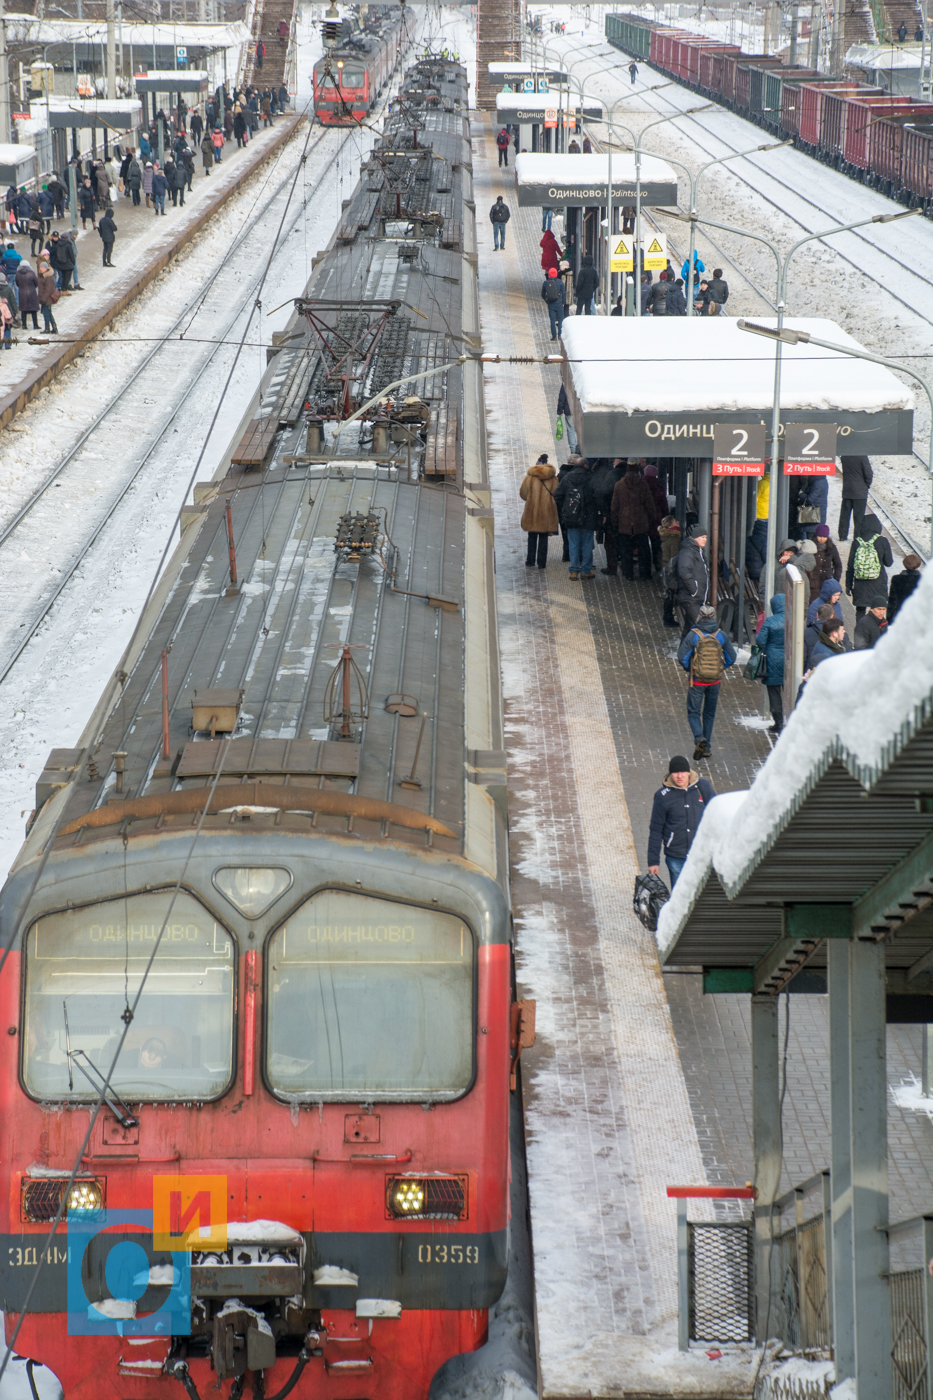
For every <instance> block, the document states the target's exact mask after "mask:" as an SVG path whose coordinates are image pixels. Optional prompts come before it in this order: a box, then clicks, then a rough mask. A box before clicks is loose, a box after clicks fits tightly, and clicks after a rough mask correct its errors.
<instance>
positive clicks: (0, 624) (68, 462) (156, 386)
mask: <svg viewBox="0 0 933 1400" xmlns="http://www.w3.org/2000/svg"><path fill="white" fill-rule="evenodd" d="M380 115H381V110H380V112H378V113H374V114H373V120H375V119H377V118H378V117H379V116H380ZM356 134H357V128H355V127H349V128H340V129H336V130H334V131H330V130H328V131H322V132H321V134H320V135H319V136H318V137H317V138H316V139H315V140H314V141H313V142H311V143H310V145H309V148H308V149H307V150H306V151H305V152H304V153H303V155H302V157H301V160H302V162H305V163H307V162H308V161H310V160H311V159H312V157H313V156H314V155H315V153H316V152H319V151H321V148H322V147H324V148H325V149H324V150H323V152H322V155H323V157H324V159H323V160H322V169H321V171H320V174H319V175H318V176H317V178H316V179H315V180H314V181H313V182H311V183H307V184H305V186H304V188H303V190H302V193H301V198H300V199H298V200H296V201H295V207H294V209H293V210H292V211H291V212H290V214H289V216H288V219H287V222H286V223H285V224H284V225H283V227H282V230H281V235H280V244H279V247H280V249H281V248H282V247H284V245H285V243H286V240H287V238H288V236H289V235H290V234H291V233H292V232H293V230H294V229H295V228H296V226H297V225H298V224H299V222H300V220H301V219H302V217H303V215H304V214H305V212H306V210H307V209H308V206H309V205H310V203H311V201H312V200H313V198H314V197H315V195H317V194H318V192H319V191H320V189H321V186H322V184H323V183H324V181H325V180H326V179H327V177H328V175H329V174H330V172H331V171H332V169H333V166H334V163H335V161H336V160H337V159H338V158H339V156H340V155H341V153H342V152H343V151H344V150H345V148H346V147H347V145H348V143H349V142H350V141H351V140H352V138H353V137H354V136H355V135H356ZM285 149H286V150H287V149H288V147H286V148H285ZM293 180H294V171H293V170H290V171H289V173H288V174H287V175H286V176H285V177H284V178H283V179H282V180H281V181H280V182H279V183H278V184H277V185H276V187H275V189H274V190H272V192H271V193H270V194H269V195H268V197H267V199H266V200H265V203H264V205H263V206H262V208H261V210H260V211H259V212H258V213H255V214H253V215H252V216H250V217H249V218H247V219H246V220H245V221H244V228H243V230H242V232H241V233H240V234H239V236H238V237H237V239H236V240H235V241H234V243H233V245H232V246H231V249H230V251H229V252H228V254H227V255H226V256H225V258H224V261H223V263H221V264H220V266H219V267H218V268H217V269H216V270H215V271H214V272H213V273H212V274H211V275H210V276H209V277H208V278H207V280H206V282H204V283H202V284H201V286H200V287H199V288H198V291H197V293H196V295H195V296H193V297H191V298H190V299H189V300H188V301H187V303H186V305H185V307H184V309H183V310H182V311H181V313H180V314H179V316H178V317H177V318H176V319H175V321H174V322H173V324H172V325H171V326H170V328H169V329H168V330H167V331H166V332H165V334H164V336H162V337H161V338H160V340H159V341H158V343H157V344H156V345H155V346H154V347H153V349H152V350H151V351H149V352H148V354H146V356H145V357H144V359H143V360H142V362H141V363H140V364H138V365H137V366H136V367H135V368H134V369H133V372H132V377H131V378H129V379H128V380H127V381H126V382H125V383H124V384H123V385H122V386H121V387H120V388H119V389H118V390H117V392H116V393H115V394H114V395H113V396H112V398H111V399H110V400H109V402H108V403H107V404H106V405H105V406H104V407H103V408H102V409H101V411H100V413H99V414H98V415H97V416H96V418H95V419H94V420H93V422H92V423H91V424H90V425H89V426H88V427H87V429H86V430H85V431H84V432H82V434H81V436H80V438H79V439H78V440H77V442H76V443H75V444H74V445H73V446H72V447H71V448H70V449H69V450H68V452H67V453H66V454H65V456H64V457H63V458H62V459H61V461H60V462H58V464H57V465H56V466H55V468H54V470H53V471H52V472H51V473H50V474H49V475H48V476H47V477H46V479H45V480H44V482H43V483H42V485H41V486H40V487H39V488H38V489H36V490H35V491H34V492H33V493H32V494H31V495H30V496H29V498H28V499H27V500H26V501H25V502H24V503H23V504H22V506H21V507H20V508H19V509H18V510H17V512H16V514H15V515H14V516H13V518H12V519H11V520H9V521H8V522H7V523H6V525H5V526H3V527H2V529H0V587H2V588H3V589H4V595H5V598H6V602H7V608H6V609H5V617H4V619H3V620H0V684H2V683H3V682H4V681H5V680H6V679H7V677H8V676H9V675H10V673H11V672H12V671H13V669H14V667H15V666H16V663H17V662H18V660H19V658H20V657H21V656H22V654H23V652H24V651H25V650H26V648H27V647H28V646H29V643H30V642H31V641H32V640H33V638H34V637H35V636H36V635H37V633H38V632H39V631H40V629H41V628H42V626H43V624H44V622H45V620H46V619H47V618H48V616H49V614H50V613H51V612H52V609H53V608H54V607H55V604H56V603H57V602H58V600H59V599H60V598H61V596H62V594H63V593H64V592H65V589H66V588H67V587H68V585H69V583H70V582H71V581H72V579H74V577H75V575H76V574H77V573H78V571H79V570H80V569H81V566H82V565H83V564H84V562H85V561H86V560H87V559H88V556H89V555H90V553H91V551H92V550H93V549H94V547H95V545H96V544H97V543H98V541H99V540H100V539H101V536H102V535H103V534H104V533H105V531H106V530H107V527H108V525H110V524H111V523H112V521H113V519H114V516H115V513H116V512H117V511H118V510H119V508H120V506H121V504H122V503H123V502H124V501H125V500H126V498H127V497H128V496H129V495H130V493H131V492H132V491H133V489H134V487H136V486H137V485H139V484H141V482H142V481H143V480H145V479H147V476H148V473H147V470H146V469H147V467H150V466H151V465H152V464H154V462H155V460H156V459H157V458H158V456H159V454H160V453H163V452H164V451H165V449H166V447H167V446H169V445H170V440H171V438H172V436H173V435H174V434H175V433H176V432H177V427H176V423H177V419H178V411H179V399H178V394H177V390H178V388H179V387H183V388H184V389H185V390H188V391H190V389H191V388H192V387H194V389H195V390H196V388H197V385H198V384H199V383H200V382H201V381H202V379H203V377H204V375H205V373H206V371H207V370H208V369H209V367H210V365H211V364H212V362H213V361H214V359H215V358H216V356H217V355H218V353H219V352H220V350H221V349H222V348H223V346H224V343H225V342H226V341H227V340H228V337H229V335H230V333H231V332H232V331H233V329H234V327H235V326H236V324H237V322H238V320H239V319H240V318H241V316H242V315H243V313H244V311H245V310H246V308H247V307H248V306H249V305H250V302H251V299H252V298H253V296H254V294H255V292H256V289H257V287H258V286H259V283H260V281H261V279H262V275H263V267H264V266H265V261H266V256H267V252H268V247H269V244H270V241H271V238H272V236H273V234H274V231H275V230H276V228H277V227H278V223H279V221H280V220H281V219H282V217H283V210H284V209H285V208H287V192H288V190H289V188H290V187H291V185H292V183H293ZM231 308H232V310H231ZM195 324H196V332H195V333H194V334H192V326H193V325H195ZM186 335H187V336H189V337H190V338H187V339H186ZM193 343H197V344H198V345H199V351H200V353H198V352H193V351H192V344H193ZM195 356H197V358H195ZM166 385H169V386H172V388H171V392H169V393H168V394H165V392H164V386H166ZM237 412H239V411H237ZM101 462H103V463H105V464H106V465H105V467H104V468H102V467H101V465H100V464H101ZM113 463H119V464H120V468H121V470H120V474H119V479H114V478H108V479H107V480H106V481H103V482H102V481H101V473H102V471H104V472H106V470H107V469H108V467H109V465H110V464H113ZM58 490H61V491H62V496H61V497H57V496H56V495H55V494H54V493H56V492H57V491H58ZM95 496H97V497H99V498H100V507H99V509H97V510H95V511H94V513H93V515H94V518H93V521H92V523H91V528H90V531H89V532H88V533H85V534H84V535H83V536H82V538H81V539H80V540H79V541H78V542H77V543H75V542H74V541H73V529H72V528H70V524H71V513H72V512H71V510H69V506H72V507H73V506H74V505H75V504H77V503H81V502H85V501H86V500H87V499H88V498H89V497H95ZM63 507H64V509H63ZM24 560H25V561H27V562H28V564H30V565H34V564H36V562H37V561H40V560H41V561H43V564H40V566H39V568H38V569H37V568H31V569H29V568H27V569H24V568H23V561H24Z"/></svg>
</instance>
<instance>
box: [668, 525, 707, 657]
mask: <svg viewBox="0 0 933 1400" xmlns="http://www.w3.org/2000/svg"><path fill="white" fill-rule="evenodd" d="M705 546H706V526H705V525H694V526H693V528H692V529H691V530H689V531H688V532H687V538H686V539H685V540H683V541H681V545H680V551H679V553H678V554H677V557H676V558H675V559H673V560H672V561H671V562H670V564H668V566H667V569H666V571H665V573H666V577H665V580H664V586H665V588H667V587H670V588H671V590H672V592H673V593H674V602H675V604H676V605H677V607H678V608H680V611H681V613H682V614H683V619H684V627H683V631H682V632H681V634H680V635H681V640H683V638H684V637H686V635H687V633H688V632H689V631H690V628H691V627H692V626H693V625H694V623H695V622H696V620H697V618H698V617H699V615H700V608H701V607H702V606H703V604H704V603H705V602H706V599H707V596H708V594H709V566H708V565H707V563H706V557H705V555H704V553H703V550H704V548H705Z"/></svg>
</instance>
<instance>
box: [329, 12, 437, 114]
mask: <svg viewBox="0 0 933 1400" xmlns="http://www.w3.org/2000/svg"><path fill="white" fill-rule="evenodd" d="M415 27H416V22H415V19H414V17H413V15H412V12H411V10H410V9H408V8H406V7H405V6H403V7H402V9H401V11H398V10H393V9H392V8H390V7H388V6H386V7H382V8H380V9H378V10H377V9H375V8H374V7H372V8H371V10H370V12H369V13H368V14H367V18H366V21H365V24H364V27H363V28H362V29H360V30H356V31H349V32H346V33H344V34H342V35H341V36H340V38H339V41H338V43H337V45H336V46H335V47H334V48H333V49H331V50H330V51H329V52H327V53H325V54H324V56H323V57H322V58H319V59H318V61H317V63H315V65H314V113H315V116H316V117H317V118H318V120H319V121H320V122H321V123H322V125H324V126H352V125H353V124H354V123H355V122H361V121H363V120H364V119H365V118H366V116H367V115H368V113H369V112H370V111H371V110H372V107H373V104H374V102H375V101H376V98H377V97H378V95H379V94H380V93H381V92H382V90H383V88H384V87H385V85H386V83H387V82H388V80H389V77H390V76H391V74H392V73H393V72H394V71H395V69H396V66H397V64H398V62H399V59H400V57H401V56H402V55H403V54H404V51H405V49H406V47H407V46H408V44H410V43H411V41H412V39H413V38H414V34H415Z"/></svg>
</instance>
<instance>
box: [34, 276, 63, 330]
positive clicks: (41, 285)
mask: <svg viewBox="0 0 933 1400" xmlns="http://www.w3.org/2000/svg"><path fill="white" fill-rule="evenodd" d="M36 283H37V287H36V295H37V296H38V298H39V307H40V310H41V311H42V329H43V331H44V333H45V334H46V335H58V326H56V324H55V316H54V314H53V312H52V307H53V306H54V305H55V303H56V302H57V301H58V298H59V296H60V295H61V293H60V292H59V290H58V288H57V287H56V285H55V273H54V272H53V271H52V269H51V267H50V266H49V264H48V263H47V262H46V260H45V258H40V259H39V271H38V272H37V274H36Z"/></svg>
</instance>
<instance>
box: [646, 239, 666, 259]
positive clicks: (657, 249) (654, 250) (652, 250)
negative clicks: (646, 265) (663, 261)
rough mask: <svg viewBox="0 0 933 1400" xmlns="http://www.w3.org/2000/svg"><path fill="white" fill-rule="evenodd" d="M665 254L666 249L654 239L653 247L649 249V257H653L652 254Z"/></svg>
mask: <svg viewBox="0 0 933 1400" xmlns="http://www.w3.org/2000/svg"><path fill="white" fill-rule="evenodd" d="M663 252H664V249H663V248H662V247H661V245H660V243H659V242H658V240H657V239H656V238H655V239H653V240H652V243H651V247H650V248H649V249H648V255H649V257H650V255H651V254H652V253H663Z"/></svg>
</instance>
